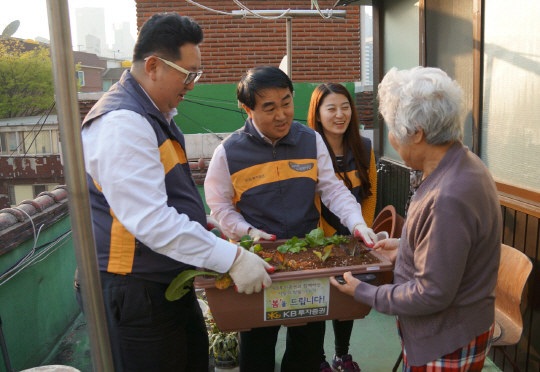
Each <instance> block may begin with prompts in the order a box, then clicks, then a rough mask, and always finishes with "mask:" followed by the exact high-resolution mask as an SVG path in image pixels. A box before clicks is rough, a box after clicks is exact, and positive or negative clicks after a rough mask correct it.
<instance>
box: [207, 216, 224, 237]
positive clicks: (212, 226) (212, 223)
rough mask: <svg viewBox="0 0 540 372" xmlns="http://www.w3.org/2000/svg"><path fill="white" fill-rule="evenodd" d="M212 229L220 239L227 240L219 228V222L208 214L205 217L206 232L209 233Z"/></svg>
mask: <svg viewBox="0 0 540 372" xmlns="http://www.w3.org/2000/svg"><path fill="white" fill-rule="evenodd" d="M212 229H218V230H219V233H220V234H221V239H225V240H227V237H226V236H225V234H223V229H222V228H221V225H220V224H219V222H217V221H216V220H215V219H213V218H212V217H210V216H209V215H208V214H207V215H206V230H208V231H211V230H212Z"/></svg>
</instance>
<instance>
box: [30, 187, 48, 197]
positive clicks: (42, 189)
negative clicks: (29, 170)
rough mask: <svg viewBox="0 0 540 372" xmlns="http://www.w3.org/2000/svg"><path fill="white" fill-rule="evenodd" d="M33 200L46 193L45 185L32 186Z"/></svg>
mask: <svg viewBox="0 0 540 372" xmlns="http://www.w3.org/2000/svg"><path fill="white" fill-rule="evenodd" d="M33 188H34V199H35V198H37V197H38V195H39V194H40V193H42V192H43V191H47V185H34V186H33Z"/></svg>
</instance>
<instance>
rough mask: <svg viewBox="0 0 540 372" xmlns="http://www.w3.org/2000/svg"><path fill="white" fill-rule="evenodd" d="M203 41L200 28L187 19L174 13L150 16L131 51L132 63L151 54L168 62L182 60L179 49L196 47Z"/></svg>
mask: <svg viewBox="0 0 540 372" xmlns="http://www.w3.org/2000/svg"><path fill="white" fill-rule="evenodd" d="M203 39H204V35H203V31H202V28H201V26H199V24H198V23H197V22H195V21H194V20H193V19H191V18H189V17H184V16H181V15H180V14H178V13H175V12H168V13H157V14H154V15H152V16H151V17H150V18H149V19H148V20H147V21H146V22H145V23H144V25H143V26H142V28H141V31H140V32H139V37H138V38H137V43H136V44H135V48H134V50H133V62H137V61H142V60H144V59H145V58H146V57H148V56H151V55H153V54H156V55H158V56H159V57H162V58H165V59H168V60H170V61H177V60H179V59H181V58H182V56H181V55H180V47H182V46H183V45H184V44H186V43H192V44H195V45H198V44H200V43H202V41H203Z"/></svg>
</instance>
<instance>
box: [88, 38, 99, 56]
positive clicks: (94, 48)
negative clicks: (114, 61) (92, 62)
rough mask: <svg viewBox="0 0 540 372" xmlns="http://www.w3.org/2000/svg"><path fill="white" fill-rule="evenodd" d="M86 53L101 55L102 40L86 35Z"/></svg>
mask: <svg viewBox="0 0 540 372" xmlns="http://www.w3.org/2000/svg"><path fill="white" fill-rule="evenodd" d="M86 53H94V54H97V55H98V56H100V55H101V42H100V40H99V39H98V38H97V37H95V36H92V35H86Z"/></svg>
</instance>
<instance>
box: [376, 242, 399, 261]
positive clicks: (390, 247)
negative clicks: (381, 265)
mask: <svg viewBox="0 0 540 372" xmlns="http://www.w3.org/2000/svg"><path fill="white" fill-rule="evenodd" d="M398 248H399V239H384V240H380V241H378V242H377V244H375V246H374V247H373V250H374V251H375V252H378V253H380V254H381V255H382V256H384V257H386V258H387V259H388V260H389V261H390V262H392V263H396V258H397V254H398Z"/></svg>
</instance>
